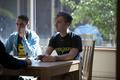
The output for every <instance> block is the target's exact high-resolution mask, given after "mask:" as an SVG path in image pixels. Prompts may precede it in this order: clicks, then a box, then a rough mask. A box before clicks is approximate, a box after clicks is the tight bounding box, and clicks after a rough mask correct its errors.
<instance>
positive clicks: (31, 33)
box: [28, 30, 38, 37]
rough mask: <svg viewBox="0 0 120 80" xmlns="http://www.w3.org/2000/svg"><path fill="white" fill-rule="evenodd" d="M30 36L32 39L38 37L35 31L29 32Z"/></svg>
mask: <svg viewBox="0 0 120 80" xmlns="http://www.w3.org/2000/svg"><path fill="white" fill-rule="evenodd" d="M28 34H29V35H31V36H32V37H38V34H37V33H36V32H35V31H33V30H28Z"/></svg>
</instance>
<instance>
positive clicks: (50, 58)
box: [41, 55, 56, 62]
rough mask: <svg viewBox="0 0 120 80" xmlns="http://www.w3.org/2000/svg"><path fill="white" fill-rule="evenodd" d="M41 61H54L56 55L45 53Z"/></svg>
mask: <svg viewBox="0 0 120 80" xmlns="http://www.w3.org/2000/svg"><path fill="white" fill-rule="evenodd" d="M41 61H43V62H54V61H56V57H55V56H50V55H45V56H44V57H43V58H42V59H41Z"/></svg>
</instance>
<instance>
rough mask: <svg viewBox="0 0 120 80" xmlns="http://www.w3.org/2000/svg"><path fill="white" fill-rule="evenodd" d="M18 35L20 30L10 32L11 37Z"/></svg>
mask: <svg viewBox="0 0 120 80" xmlns="http://www.w3.org/2000/svg"><path fill="white" fill-rule="evenodd" d="M17 35H18V32H13V33H11V34H10V37H15V36H17Z"/></svg>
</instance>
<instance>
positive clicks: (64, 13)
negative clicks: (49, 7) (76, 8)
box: [56, 12, 73, 23]
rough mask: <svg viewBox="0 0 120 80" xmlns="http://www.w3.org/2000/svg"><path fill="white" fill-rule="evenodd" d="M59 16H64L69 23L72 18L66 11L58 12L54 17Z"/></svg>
mask: <svg viewBox="0 0 120 80" xmlns="http://www.w3.org/2000/svg"><path fill="white" fill-rule="evenodd" d="M60 16H62V17H64V19H65V21H66V22H69V23H71V22H72V20H73V18H72V16H71V15H70V14H68V13H66V12H59V13H58V14H57V16H56V17H60Z"/></svg>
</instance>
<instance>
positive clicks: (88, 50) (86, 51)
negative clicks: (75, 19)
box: [81, 40, 95, 80]
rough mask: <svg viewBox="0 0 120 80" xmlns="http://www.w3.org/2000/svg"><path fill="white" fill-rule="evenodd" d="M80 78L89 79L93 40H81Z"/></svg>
mask: <svg viewBox="0 0 120 80" xmlns="http://www.w3.org/2000/svg"><path fill="white" fill-rule="evenodd" d="M82 44H83V51H82V69H81V70H82V80H91V78H92V66H93V57H94V47H95V41H94V40H82Z"/></svg>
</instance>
